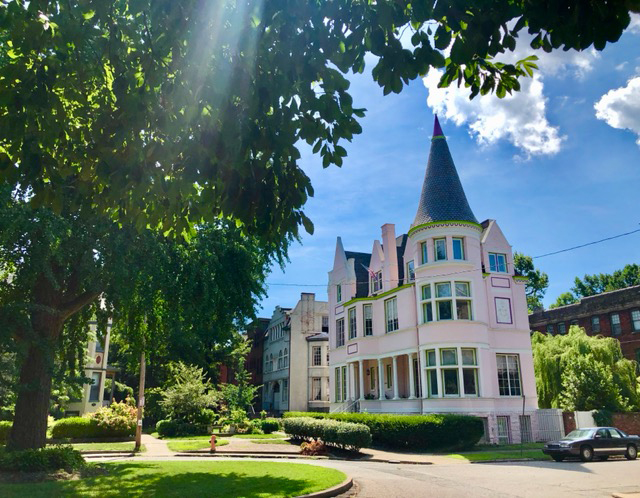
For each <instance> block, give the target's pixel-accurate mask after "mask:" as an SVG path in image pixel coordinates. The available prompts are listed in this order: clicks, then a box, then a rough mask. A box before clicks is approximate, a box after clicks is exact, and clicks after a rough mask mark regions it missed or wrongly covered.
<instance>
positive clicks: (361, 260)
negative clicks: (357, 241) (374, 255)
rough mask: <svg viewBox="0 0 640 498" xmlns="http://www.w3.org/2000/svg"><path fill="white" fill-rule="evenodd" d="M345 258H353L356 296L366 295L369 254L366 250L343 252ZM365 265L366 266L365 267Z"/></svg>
mask: <svg viewBox="0 0 640 498" xmlns="http://www.w3.org/2000/svg"><path fill="white" fill-rule="evenodd" d="M344 253H345V255H346V257H347V259H352V258H353V259H354V264H353V266H354V270H355V272H356V282H357V283H356V296H355V297H367V296H368V295H369V272H367V268H369V266H370V264H371V254H369V253H366V252H353V251H345V252H344ZM365 266H366V268H365Z"/></svg>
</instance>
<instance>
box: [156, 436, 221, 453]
mask: <svg viewBox="0 0 640 498" xmlns="http://www.w3.org/2000/svg"><path fill="white" fill-rule="evenodd" d="M226 444H229V440H228V439H218V440H216V446H224V445H226ZM167 446H168V447H169V449H170V450H171V451H187V450H205V449H208V448H211V444H210V443H209V441H199V440H189V441H168V442H167Z"/></svg>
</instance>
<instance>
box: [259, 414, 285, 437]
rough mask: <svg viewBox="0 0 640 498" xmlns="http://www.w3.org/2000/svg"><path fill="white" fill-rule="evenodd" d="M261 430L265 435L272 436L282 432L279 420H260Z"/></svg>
mask: <svg viewBox="0 0 640 498" xmlns="http://www.w3.org/2000/svg"><path fill="white" fill-rule="evenodd" d="M260 428H261V429H262V432H264V433H265V434H271V433H272V432H275V431H278V430H280V420H278V419H277V418H265V419H263V420H260Z"/></svg>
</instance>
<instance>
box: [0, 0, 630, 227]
mask: <svg viewBox="0 0 640 498" xmlns="http://www.w3.org/2000/svg"><path fill="white" fill-rule="evenodd" d="M639 9H640V0H589V1H586V0H563V1H559V2H549V1H523V0H450V1H446V2H436V1H433V0H379V1H377V2H371V1H365V0H269V1H264V0H237V1H226V0H181V1H175V0H67V1H60V0H3V1H2V2H0V35H1V38H2V39H3V40H4V42H3V43H2V48H1V54H0V180H3V181H5V182H8V183H9V184H11V185H13V184H14V183H16V182H19V183H20V184H21V185H22V186H23V188H30V189H31V192H32V194H33V196H32V197H31V203H32V204H33V205H34V206H38V205H43V204H45V205H47V206H50V207H51V208H53V209H54V210H55V211H60V210H61V209H62V207H63V203H64V202H63V201H64V200H65V199H68V198H71V206H72V207H74V208H79V207H90V208H91V209H93V210H96V211H98V212H103V213H107V214H108V215H109V216H112V217H114V218H117V219H119V220H121V221H124V222H126V223H132V222H134V223H135V224H136V225H137V226H139V227H145V226H147V225H150V226H152V227H161V228H162V229H163V230H165V231H173V232H176V233H182V232H184V231H188V230H189V229H190V227H192V226H193V225H194V224H195V223H198V222H200V221H202V220H209V221H210V220H214V219H217V218H218V217H233V218H234V219H235V220H236V221H237V222H238V223H240V224H242V225H243V226H245V227H246V228H247V229H248V230H253V231H254V233H257V232H259V233H261V234H262V235H264V236H274V237H275V238H276V239H277V237H278V236H279V235H281V234H283V233H291V232H297V230H298V226H299V224H300V223H304V224H305V227H306V228H307V230H309V231H310V230H311V229H312V226H311V223H310V222H309V220H307V218H306V217H305V216H304V214H303V212H302V206H303V205H304V203H305V201H306V199H307V198H308V196H309V195H312V192H313V191H312V189H311V185H310V182H309V179H308V177H307V176H306V175H305V174H304V172H303V171H302V170H301V169H300V168H299V166H298V159H299V157H300V153H299V151H298V146H297V144H298V142H299V141H305V142H307V143H308V144H310V145H313V149H314V151H315V152H318V153H320V155H321V156H322V158H323V160H322V162H323V165H324V166H328V165H329V164H336V165H338V166H340V165H341V164H342V162H343V158H344V157H345V155H346V150H345V149H344V148H343V146H342V145H340V143H341V142H342V141H343V140H344V139H346V140H350V139H351V138H352V136H353V134H355V133H359V132H360V125H359V124H358V122H357V118H358V117H361V116H362V115H363V110H362V109H358V108H357V107H356V106H354V102H353V99H352V97H351V96H350V94H349V92H348V90H349V81H348V80H347V79H346V77H345V75H348V73H349V72H352V71H353V72H362V71H363V70H364V68H365V55H366V54H367V53H371V54H373V55H375V56H376V59H375V67H374V68H373V71H372V75H373V78H374V79H375V80H376V81H377V82H378V83H379V84H380V86H382V87H383V89H384V93H389V92H400V91H401V90H402V88H403V87H404V85H406V84H408V82H409V81H410V80H413V79H415V78H417V77H419V76H423V75H425V74H426V73H427V72H428V71H429V70H431V69H433V68H442V69H444V74H443V76H442V79H441V85H444V86H446V85H449V84H450V83H452V82H457V84H464V85H466V86H468V87H469V88H470V92H471V96H475V95H477V94H478V93H481V94H485V93H487V92H491V91H495V92H496V93H497V95H498V96H504V95H505V94H506V93H507V92H511V91H513V90H518V89H519V88H520V85H519V83H518V78H519V77H522V76H526V75H531V74H532V70H533V69H534V68H535V64H534V63H533V62H532V61H531V60H524V61H519V62H518V63H516V64H504V63H501V62H500V56H501V55H502V54H503V53H504V52H505V51H509V50H513V49H514V48H515V46H516V44H517V39H518V35H519V34H521V33H522V32H524V31H526V32H528V33H529V34H530V35H532V41H531V47H532V48H541V49H543V50H545V51H551V50H552V49H559V48H562V49H564V50H569V49H575V50H585V49H587V48H589V47H591V46H594V47H595V48H596V49H598V50H601V49H603V48H604V47H605V45H606V43H607V42H614V41H616V40H617V39H618V38H619V37H620V35H621V33H622V32H623V30H624V29H625V28H626V27H627V26H628V24H629V22H630V17H629V12H630V11H638V10H639ZM403 35H405V36H404V38H403V40H402V41H401V38H402V37H403ZM407 35H411V36H407ZM445 49H450V50H445ZM65 202H66V201H65Z"/></svg>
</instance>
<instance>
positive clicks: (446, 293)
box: [436, 282, 451, 297]
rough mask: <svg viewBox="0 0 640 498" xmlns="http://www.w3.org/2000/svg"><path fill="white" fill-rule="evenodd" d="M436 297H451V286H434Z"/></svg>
mask: <svg viewBox="0 0 640 498" xmlns="http://www.w3.org/2000/svg"><path fill="white" fill-rule="evenodd" d="M436 297H451V284H450V283H449V282H442V283H439V284H436Z"/></svg>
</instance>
